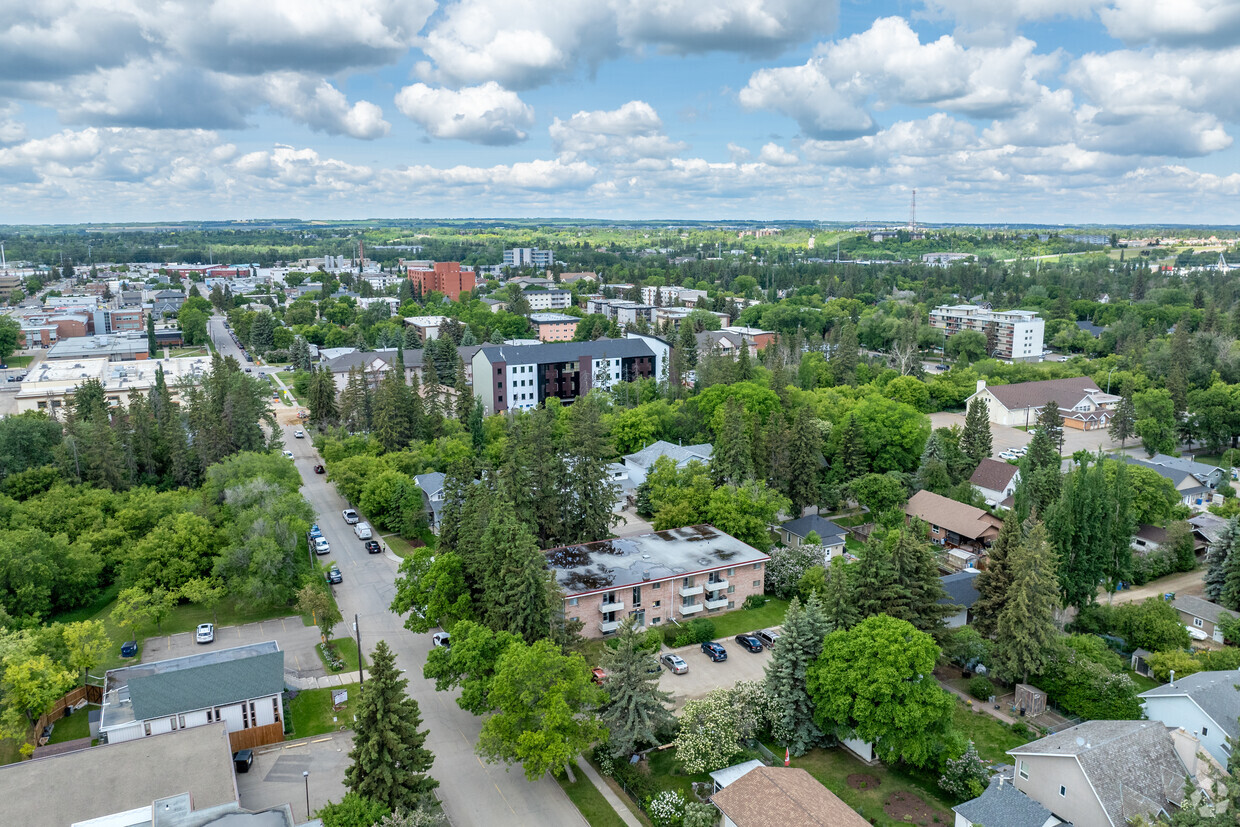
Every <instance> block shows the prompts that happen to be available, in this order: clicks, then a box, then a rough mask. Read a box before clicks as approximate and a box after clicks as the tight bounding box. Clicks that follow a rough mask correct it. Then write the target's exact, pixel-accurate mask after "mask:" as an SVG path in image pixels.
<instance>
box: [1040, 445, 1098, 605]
mask: <svg viewBox="0 0 1240 827" xmlns="http://www.w3.org/2000/svg"><path fill="white" fill-rule="evenodd" d="M1110 493H1111V492H1110V491H1109V488H1108V486H1107V481H1106V475H1105V474H1104V473H1103V470H1102V468H1101V467H1100V466H1099V465H1098V464H1096V463H1094V464H1089V463H1087V464H1085V465H1082V466H1079V467H1077V468H1075V469H1073V471H1072V473H1070V474H1068V476H1067V479H1065V481H1064V486H1063V493H1062V494H1060V495H1059V499H1058V500H1057V501H1056V502H1055V504H1054V505H1053V506H1051V508H1050V509H1049V510H1048V511H1047V515H1046V528H1047V531H1048V534H1049V536H1050V540H1051V542H1052V543H1053V545H1054V546H1055V550H1056V552H1057V557H1058V560H1059V581H1060V590H1061V592H1062V595H1063V603H1064V605H1065V606H1075V607H1077V608H1078V609H1079V608H1082V607H1084V606H1087V605H1089V604H1090V603H1092V602H1094V600H1095V599H1096V598H1097V594H1098V582H1099V581H1100V580H1102V579H1103V576H1104V575H1105V574H1106V573H1107V561H1108V560H1109V559H1110V557H1111V551H1110V545H1111V541H1112V538H1111V536H1110V533H1109V532H1108V524H1109V517H1110V514H1109V511H1110V508H1109V504H1110V502H1111V497H1110Z"/></svg>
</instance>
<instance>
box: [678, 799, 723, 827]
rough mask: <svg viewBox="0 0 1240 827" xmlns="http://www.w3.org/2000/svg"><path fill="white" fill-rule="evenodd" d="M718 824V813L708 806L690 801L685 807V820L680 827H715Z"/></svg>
mask: <svg viewBox="0 0 1240 827" xmlns="http://www.w3.org/2000/svg"><path fill="white" fill-rule="evenodd" d="M718 823H719V811H718V810H716V809H715V808H714V807H713V806H711V805H710V804H705V803H703V802H701V801H690V802H689V803H688V804H686V805H685V818H684V821H682V822H681V827H715V825H717V824H718Z"/></svg>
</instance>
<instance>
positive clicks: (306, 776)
mask: <svg viewBox="0 0 1240 827" xmlns="http://www.w3.org/2000/svg"><path fill="white" fill-rule="evenodd" d="M301 777H302V778H303V779H305V782H306V821H309V820H310V770H302V771H301Z"/></svg>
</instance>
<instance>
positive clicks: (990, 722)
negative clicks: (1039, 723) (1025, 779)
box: [952, 701, 1034, 763]
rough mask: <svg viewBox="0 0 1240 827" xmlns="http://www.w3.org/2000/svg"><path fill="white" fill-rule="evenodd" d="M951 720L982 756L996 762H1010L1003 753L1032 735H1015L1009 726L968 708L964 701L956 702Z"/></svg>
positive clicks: (1025, 741)
mask: <svg viewBox="0 0 1240 827" xmlns="http://www.w3.org/2000/svg"><path fill="white" fill-rule="evenodd" d="M952 722H953V723H954V724H955V726H956V729H957V730H959V732H960V733H961V734H962V735H963V736H964V737H965V738H971V739H972V740H973V743H974V744H975V745H976V746H977V752H978V754H979V755H981V756H982V758H984V759H986V760H988V761H996V762H998V763H1004V762H1010V761H1011V760H1012V759H1011V757H1010V756H1008V755H1006V754H1005V753H1006V752H1007V751H1008V750H1010V749H1015V748H1016V747H1019V746H1020V745H1021V744H1027V743H1029V741H1030V740H1031V739H1032V738H1033V737H1034V736H1033V734H1032V733H1030V734H1027V735H1017V734H1016V733H1015V732H1013V731H1012V728H1011V727H1010V726H1008V725H1006V724H1004V723H1003V722H1002V721H1000V720H998V719H997V718H995V717H994V716H992V715H987V714H986V713H985V712H974V711H973V710H971V709H969V707H968V706H966V705H965V702H964V701H957V702H956V711H955V712H954V713H953V714H952Z"/></svg>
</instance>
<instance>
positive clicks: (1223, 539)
mask: <svg viewBox="0 0 1240 827" xmlns="http://www.w3.org/2000/svg"><path fill="white" fill-rule="evenodd" d="M1237 546H1240V517H1232V518H1231V519H1230V520H1228V521H1227V524H1226V525H1224V526H1223V528H1222V529H1221V530H1220V531H1219V533H1218V537H1216V538H1215V540H1214V542H1212V543H1210V545H1209V547H1208V548H1207V549H1206V573H1205V577H1204V580H1205V584H1206V599H1207V600H1211V601H1213V602H1215V603H1218V602H1219V601H1220V600H1221V599H1222V597H1223V587H1224V586H1225V585H1226V583H1227V561H1228V559H1229V558H1231V557H1235V556H1240V555H1234V554H1232V552H1233V551H1235V550H1236V548H1237Z"/></svg>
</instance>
